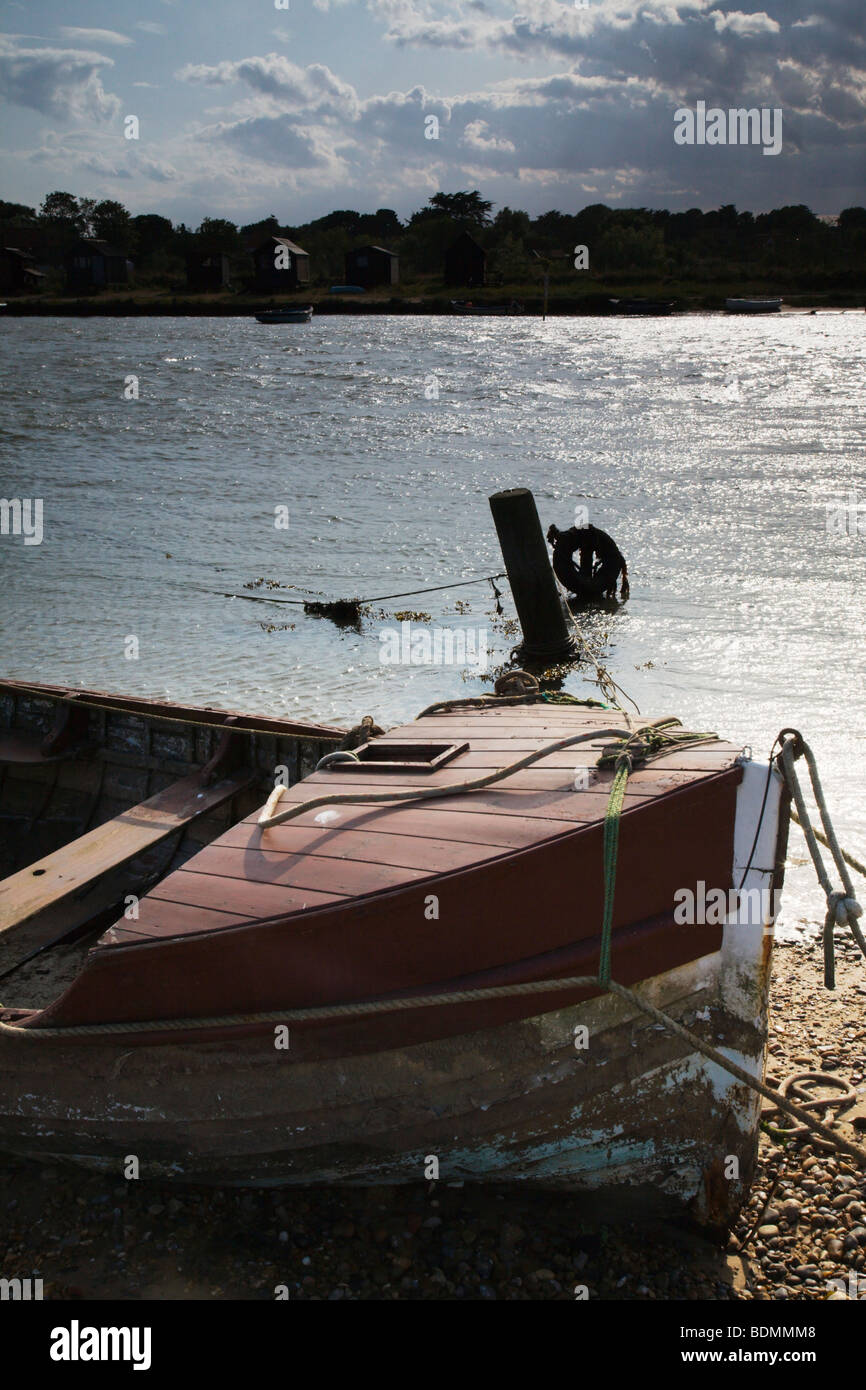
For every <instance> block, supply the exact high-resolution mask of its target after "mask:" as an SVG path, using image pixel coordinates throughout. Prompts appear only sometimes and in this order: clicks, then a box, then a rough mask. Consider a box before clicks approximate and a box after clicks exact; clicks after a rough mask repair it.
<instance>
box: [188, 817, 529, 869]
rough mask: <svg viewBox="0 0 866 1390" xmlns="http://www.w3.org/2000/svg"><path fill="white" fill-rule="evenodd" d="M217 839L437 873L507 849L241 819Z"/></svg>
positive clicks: (248, 846)
mask: <svg viewBox="0 0 866 1390" xmlns="http://www.w3.org/2000/svg"><path fill="white" fill-rule="evenodd" d="M215 843H218V844H220V845H227V846H231V847H233V848H235V849H259V848H261V847H262V845H264V844H267V852H268V853H269V854H308V855H311V856H314V857H315V858H317V859H349V860H352V861H353V862H354V863H369V864H393V865H396V866H397V867H398V868H406V869H424V870H427V871H432V872H435V873H446V872H448V871H449V870H451V869H460V868H465V867H467V866H468V865H469V864H478V863H480V862H482V861H483V860H486V859H488V858H490V857H491V856H492V855H496V854H501V853H502V852H503V849H502V846H501V845H486V844H475V843H472V842H468V843H460V842H458V841H456V840H445V839H432V838H430V837H429V836H423V835H409V834H402V835H387V834H381V833H380V832H379V831H375V830H353V829H351V828H344V827H342V826H340V827H338V828H336V829H334V830H329V829H328V827H327V826H308V825H298V824H297V823H296V822H295V821H290V822H288V823H287V824H286V825H278V826H274V827H273V828H272V829H271V830H268V831H266V832H263V831H262V830H261V829H260V827H259V826H257V825H247V824H245V823H244V822H241V823H240V824H239V825H234V826H232V828H231V829H230V830H227V831H226V833H225V834H224V835H221V836H220V838H219V840H218V841H216V842H215ZM190 862H192V861H190Z"/></svg>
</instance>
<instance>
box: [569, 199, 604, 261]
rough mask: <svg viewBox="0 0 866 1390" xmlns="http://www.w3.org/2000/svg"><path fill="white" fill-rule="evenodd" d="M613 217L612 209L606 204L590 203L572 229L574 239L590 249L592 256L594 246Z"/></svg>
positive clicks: (577, 218)
mask: <svg viewBox="0 0 866 1390" xmlns="http://www.w3.org/2000/svg"><path fill="white" fill-rule="evenodd" d="M612 217H613V211H612V209H611V208H609V207H607V206H606V204H604V203H589V204H588V206H587V207H585V208H581V210H580V212H579V213H578V214H577V217H575V219H574V226H573V228H572V230H573V232H574V239H575V241H579V242H581V243H582V244H584V245H586V246H588V247H589V248H590V256H591V255H592V246H593V244H594V243H597V242H598V241H599V239H600V238H601V237H602V236H603V235H604V230H605V228H606V227H607V226H608V225H609V223H610V220H611V218H612Z"/></svg>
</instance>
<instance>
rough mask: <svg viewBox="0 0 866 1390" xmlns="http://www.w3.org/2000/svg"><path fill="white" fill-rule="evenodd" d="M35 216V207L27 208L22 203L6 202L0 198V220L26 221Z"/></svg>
mask: <svg viewBox="0 0 866 1390" xmlns="http://www.w3.org/2000/svg"><path fill="white" fill-rule="evenodd" d="M35 217H36V209H35V208H28V207H26V206H25V205H24V203H7V202H6V201H5V200H4V199H3V198H0V222H11V221H13V220H14V221H16V222H27V221H30V220H31V219H34V218H35Z"/></svg>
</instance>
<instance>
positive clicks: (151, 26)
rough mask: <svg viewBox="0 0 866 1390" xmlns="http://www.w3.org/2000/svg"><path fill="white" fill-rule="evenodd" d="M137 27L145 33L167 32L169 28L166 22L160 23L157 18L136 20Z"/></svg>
mask: <svg viewBox="0 0 866 1390" xmlns="http://www.w3.org/2000/svg"><path fill="white" fill-rule="evenodd" d="M135 27H136V29H140V30H141V32H142V33H143V34H166V33H167V32H168V30H167V29H166V27H165V25H164V24H160V23H159V22H158V21H157V20H155V19H139V20H137V21H136V25H135Z"/></svg>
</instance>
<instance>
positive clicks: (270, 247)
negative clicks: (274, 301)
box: [253, 236, 310, 293]
mask: <svg viewBox="0 0 866 1390" xmlns="http://www.w3.org/2000/svg"><path fill="white" fill-rule="evenodd" d="M253 265H254V268H255V288H256V289H257V290H264V291H269V292H270V293H275V292H279V291H291V290H296V289H298V288H299V286H301V285H308V284H309V283H310V257H309V254H308V253H307V252H306V251H305V250H304V248H303V247H302V246H296V245H295V243H294V242H293V241H290V240H289V238H288V237H285V236H269V237H265V239H264V241H260V242H259V244H258V246H257V247H256V248H255V250H254V251H253Z"/></svg>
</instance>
